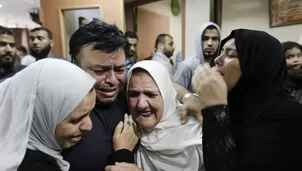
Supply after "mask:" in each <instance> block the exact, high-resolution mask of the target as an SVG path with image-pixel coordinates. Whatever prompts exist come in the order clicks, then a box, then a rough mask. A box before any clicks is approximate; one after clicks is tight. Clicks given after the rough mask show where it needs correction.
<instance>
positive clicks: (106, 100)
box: [97, 94, 118, 104]
mask: <svg viewBox="0 0 302 171" xmlns="http://www.w3.org/2000/svg"><path fill="white" fill-rule="evenodd" d="M117 96H118V94H116V95H115V96H113V97H111V98H106V97H103V96H97V100H98V101H99V102H100V103H102V104H111V103H113V102H114V101H115V100H116V98H117Z"/></svg>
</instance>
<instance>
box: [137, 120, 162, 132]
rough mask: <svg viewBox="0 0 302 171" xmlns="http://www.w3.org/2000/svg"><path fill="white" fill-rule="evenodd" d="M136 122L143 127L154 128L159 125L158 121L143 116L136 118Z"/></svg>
mask: <svg viewBox="0 0 302 171" xmlns="http://www.w3.org/2000/svg"><path fill="white" fill-rule="evenodd" d="M136 123H137V124H138V125H139V127H140V128H142V129H153V128H155V127H156V125H157V122H156V121H154V120H149V119H143V118H139V119H136Z"/></svg>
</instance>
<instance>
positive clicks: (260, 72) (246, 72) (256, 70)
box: [221, 29, 289, 124]
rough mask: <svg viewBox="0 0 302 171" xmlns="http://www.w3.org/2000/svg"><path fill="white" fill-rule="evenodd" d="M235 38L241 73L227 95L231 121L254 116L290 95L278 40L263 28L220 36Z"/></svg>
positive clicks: (223, 42)
mask: <svg viewBox="0 0 302 171" xmlns="http://www.w3.org/2000/svg"><path fill="white" fill-rule="evenodd" d="M232 38H235V46H236V49H237V53H238V58H239V62H240V68H241V72H242V75H241V77H240V79H239V81H238V83H237V84H236V86H235V87H234V88H233V90H232V91H231V92H229V95H228V104H229V107H230V112H231V118H232V121H233V123H235V124H238V123H242V122H243V121H244V123H246V122H249V121H251V120H254V119H256V118H257V117H259V116H260V115H261V114H262V113H264V112H265V111H267V110H268V109H270V108H271V107H272V105H273V104H274V103H275V102H276V101H280V100H286V99H288V98H289V96H288V94H287V93H286V92H285V91H284V88H283V84H284V81H285V80H286V77H287V67H286V61H285V54H284V51H283V48H282V46H281V43H280V42H279V41H278V40H277V39H276V38H274V37H273V36H271V35H269V34H268V33H266V32H263V31H255V30H246V29H238V30H233V31H232V32H231V34H230V35H229V36H228V37H227V38H225V39H224V40H222V43H221V47H223V45H224V44H225V43H226V42H227V41H228V40H230V39H232Z"/></svg>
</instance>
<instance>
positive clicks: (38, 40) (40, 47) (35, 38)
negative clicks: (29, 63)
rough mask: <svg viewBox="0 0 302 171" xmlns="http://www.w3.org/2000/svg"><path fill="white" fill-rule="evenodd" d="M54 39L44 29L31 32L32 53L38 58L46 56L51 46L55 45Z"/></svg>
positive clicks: (30, 44)
mask: <svg viewBox="0 0 302 171" xmlns="http://www.w3.org/2000/svg"><path fill="white" fill-rule="evenodd" d="M53 45H54V43H53V40H50V39H49V37H48V34H47V32H46V31H44V30H40V31H35V32H30V40H29V46H30V51H31V54H32V55H33V56H34V57H37V58H46V57H47V56H48V55H49V53H50V51H51V48H52V47H53Z"/></svg>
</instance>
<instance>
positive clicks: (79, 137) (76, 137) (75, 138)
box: [70, 135, 82, 142]
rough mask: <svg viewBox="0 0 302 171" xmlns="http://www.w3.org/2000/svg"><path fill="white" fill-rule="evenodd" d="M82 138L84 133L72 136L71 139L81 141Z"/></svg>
mask: <svg viewBox="0 0 302 171" xmlns="http://www.w3.org/2000/svg"><path fill="white" fill-rule="evenodd" d="M81 139H82V135H79V136H75V137H72V138H71V139H70V140H71V141H72V142H79V141H80V140H81Z"/></svg>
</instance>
